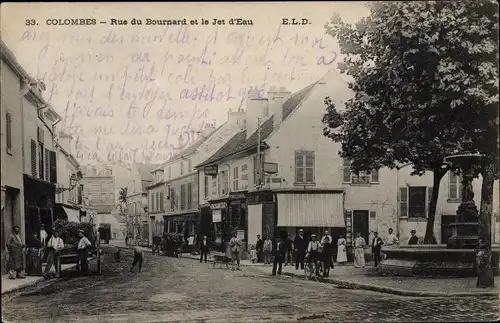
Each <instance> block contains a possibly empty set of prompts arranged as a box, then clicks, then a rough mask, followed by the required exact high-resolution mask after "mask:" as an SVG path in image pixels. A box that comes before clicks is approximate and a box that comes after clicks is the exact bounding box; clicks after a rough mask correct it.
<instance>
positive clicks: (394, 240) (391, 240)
mask: <svg viewBox="0 0 500 323" xmlns="http://www.w3.org/2000/svg"><path fill="white" fill-rule="evenodd" d="M386 240H387V241H386V244H387V245H388V246H392V245H395V244H397V243H398V242H399V239H398V237H397V236H396V235H395V234H394V233H393V230H392V228H389V235H388V236H387V239H386Z"/></svg>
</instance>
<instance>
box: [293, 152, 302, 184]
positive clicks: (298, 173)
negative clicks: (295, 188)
mask: <svg viewBox="0 0 500 323" xmlns="http://www.w3.org/2000/svg"><path fill="white" fill-rule="evenodd" d="M295 182H296V183H303V182H304V155H303V154H302V152H299V151H296V152H295Z"/></svg>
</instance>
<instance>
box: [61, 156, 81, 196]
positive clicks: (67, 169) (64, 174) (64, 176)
mask: <svg viewBox="0 0 500 323" xmlns="http://www.w3.org/2000/svg"><path fill="white" fill-rule="evenodd" d="M77 172H78V167H77V166H75V165H74V164H73V163H72V162H71V160H70V159H69V157H68V156H66V154H64V153H63V152H62V150H61V149H57V186H58V187H65V188H69V187H71V181H70V177H71V175H73V174H75V175H76V173H77ZM80 183H81V182H80ZM80 183H77V184H76V185H75V187H74V188H73V190H71V191H64V192H61V193H60V194H56V203H66V204H67V203H68V202H70V203H73V204H76V203H78V200H77V198H78V196H77V191H78V185H79V184H80Z"/></svg>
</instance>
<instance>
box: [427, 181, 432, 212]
mask: <svg viewBox="0 0 500 323" xmlns="http://www.w3.org/2000/svg"><path fill="white" fill-rule="evenodd" d="M431 199H432V186H430V187H427V216H429V212H430V210H431Z"/></svg>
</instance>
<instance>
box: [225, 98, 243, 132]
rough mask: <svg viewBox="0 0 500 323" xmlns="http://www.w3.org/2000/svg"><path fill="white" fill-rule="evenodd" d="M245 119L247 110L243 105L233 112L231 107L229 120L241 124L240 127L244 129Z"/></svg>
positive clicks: (228, 113)
mask: <svg viewBox="0 0 500 323" xmlns="http://www.w3.org/2000/svg"><path fill="white" fill-rule="evenodd" d="M242 103H243V101H242ZM245 119H246V114H245V110H243V108H242V107H241V105H240V107H239V108H238V110H237V111H234V112H233V111H232V110H231V109H229V111H228V112H227V122H228V123H231V124H236V125H239V126H240V129H242V130H243V129H245V121H246V120H245Z"/></svg>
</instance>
